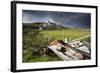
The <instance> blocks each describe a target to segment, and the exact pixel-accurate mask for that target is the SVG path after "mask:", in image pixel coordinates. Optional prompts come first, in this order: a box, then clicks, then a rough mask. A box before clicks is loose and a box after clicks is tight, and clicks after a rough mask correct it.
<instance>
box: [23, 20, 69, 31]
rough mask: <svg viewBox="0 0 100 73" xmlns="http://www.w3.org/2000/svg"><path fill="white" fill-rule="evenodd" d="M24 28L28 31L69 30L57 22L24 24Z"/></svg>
mask: <svg viewBox="0 0 100 73" xmlns="http://www.w3.org/2000/svg"><path fill="white" fill-rule="evenodd" d="M23 28H26V29H30V28H31V29H39V30H46V29H47V30H50V29H52V30H54V29H68V28H69V27H67V26H64V25H60V24H57V23H55V22H51V21H48V22H34V23H23Z"/></svg>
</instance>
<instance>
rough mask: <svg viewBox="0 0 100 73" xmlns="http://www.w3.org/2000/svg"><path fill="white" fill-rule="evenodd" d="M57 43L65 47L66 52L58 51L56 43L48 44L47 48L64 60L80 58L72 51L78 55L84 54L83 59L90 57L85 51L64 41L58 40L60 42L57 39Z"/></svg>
mask: <svg viewBox="0 0 100 73" xmlns="http://www.w3.org/2000/svg"><path fill="white" fill-rule="evenodd" d="M58 44H60V46H61V47H64V48H65V49H66V52H61V51H58V50H57V49H56V48H57V44H56V45H51V46H48V48H49V49H51V50H52V51H53V52H54V53H55V54H57V55H58V56H59V57H60V58H61V59H63V60H64V61H68V60H78V59H81V58H78V57H77V56H75V55H73V53H78V54H80V56H81V55H82V56H84V57H85V59H90V58H91V57H90V53H87V52H84V51H82V50H79V49H78V48H75V47H72V46H71V45H69V44H68V43H65V42H64V41H60V42H59V41H58ZM67 50H69V51H67ZM70 50H72V51H74V52H70Z"/></svg>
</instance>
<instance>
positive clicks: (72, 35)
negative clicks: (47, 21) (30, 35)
mask: <svg viewBox="0 0 100 73" xmlns="http://www.w3.org/2000/svg"><path fill="white" fill-rule="evenodd" d="M40 34H44V35H45V36H47V37H49V36H50V37H51V38H54V39H61V40H64V38H67V39H69V40H73V39H76V38H80V37H83V36H86V35H90V30H89V29H86V30H85V29H66V30H46V31H41V32H40Z"/></svg>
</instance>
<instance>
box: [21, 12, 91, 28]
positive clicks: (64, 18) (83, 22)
mask: <svg viewBox="0 0 100 73" xmlns="http://www.w3.org/2000/svg"><path fill="white" fill-rule="evenodd" d="M49 20H53V21H55V22H56V23H58V24H62V25H66V26H69V27H80V28H81V27H82V28H90V25H91V23H90V22H91V14H90V13H75V12H52V11H31V10H23V23H32V22H48V21H49Z"/></svg>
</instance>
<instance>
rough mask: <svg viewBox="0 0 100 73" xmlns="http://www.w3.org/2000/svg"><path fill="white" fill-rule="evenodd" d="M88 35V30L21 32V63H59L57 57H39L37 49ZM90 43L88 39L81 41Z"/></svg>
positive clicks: (28, 30) (30, 30) (27, 30)
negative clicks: (53, 42)
mask: <svg viewBox="0 0 100 73" xmlns="http://www.w3.org/2000/svg"><path fill="white" fill-rule="evenodd" d="M89 34H90V30H89V29H65V30H43V31H39V30H33V29H24V30H23V62H25V63H26V62H47V61H61V59H60V58H59V57H58V56H57V55H55V54H54V55H53V56H40V55H39V51H38V49H39V48H40V47H47V46H48V45H49V44H50V43H51V42H52V41H54V40H64V39H65V38H67V39H69V40H73V39H77V38H80V37H84V36H86V35H89ZM82 41H88V42H90V37H88V38H85V39H82Z"/></svg>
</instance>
